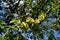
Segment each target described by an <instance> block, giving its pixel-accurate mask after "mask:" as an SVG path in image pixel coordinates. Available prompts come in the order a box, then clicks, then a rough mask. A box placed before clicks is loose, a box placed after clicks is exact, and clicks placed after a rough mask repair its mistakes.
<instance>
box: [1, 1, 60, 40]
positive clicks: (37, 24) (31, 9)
mask: <svg viewBox="0 0 60 40" xmlns="http://www.w3.org/2000/svg"><path fill="white" fill-rule="evenodd" d="M8 1H9V2H10V4H9V7H8V8H7V10H6V13H5V14H4V17H5V20H0V34H1V35H2V36H1V35H0V40H27V38H26V37H25V36H24V34H23V33H25V32H27V30H28V29H29V28H30V29H31V31H32V33H33V34H34V37H35V38H34V40H37V39H36V37H38V40H42V39H43V40H44V34H46V33H47V36H48V40H60V37H55V36H54V32H55V30H56V31H59V32H60V0H22V1H20V0H19V1H18V2H17V1H16V2H17V3H16V2H13V1H12V0H7V1H6V2H7V4H8ZM8 9H9V10H8ZM7 11H8V12H7ZM49 29H50V32H48V30H49ZM21 30H22V32H21ZM14 32H15V33H14ZM2 33H3V34H2ZM28 40H29V39H28Z"/></svg>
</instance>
